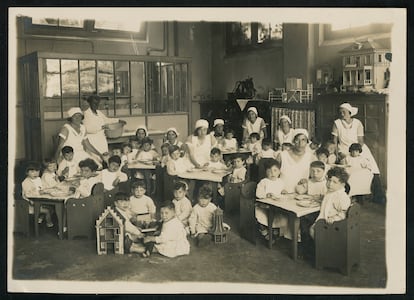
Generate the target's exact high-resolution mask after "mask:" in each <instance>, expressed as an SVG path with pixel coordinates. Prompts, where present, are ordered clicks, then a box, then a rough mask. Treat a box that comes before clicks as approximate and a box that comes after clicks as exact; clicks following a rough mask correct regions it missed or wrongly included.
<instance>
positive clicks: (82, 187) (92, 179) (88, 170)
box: [74, 158, 102, 198]
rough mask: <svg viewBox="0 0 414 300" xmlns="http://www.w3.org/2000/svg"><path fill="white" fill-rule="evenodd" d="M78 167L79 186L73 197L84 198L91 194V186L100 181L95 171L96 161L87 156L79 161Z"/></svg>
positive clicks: (96, 167)
mask: <svg viewBox="0 0 414 300" xmlns="http://www.w3.org/2000/svg"><path fill="white" fill-rule="evenodd" d="M79 168H80V173H81V180H80V182H79V186H78V188H77V189H76V191H75V195H74V197H75V198H85V197H88V196H90V195H91V193H92V188H93V186H94V185H95V184H96V183H98V182H101V181H102V180H101V176H99V175H98V174H97V173H96V171H97V170H98V165H97V163H96V162H95V161H94V160H93V159H91V158H87V159H84V160H82V161H80V162H79Z"/></svg>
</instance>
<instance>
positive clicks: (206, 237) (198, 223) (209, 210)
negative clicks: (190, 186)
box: [189, 184, 217, 246]
mask: <svg viewBox="0 0 414 300" xmlns="http://www.w3.org/2000/svg"><path fill="white" fill-rule="evenodd" d="M197 198H198V203H197V204H196V205H194V207H193V211H192V213H191V216H190V219H189V224H190V233H191V236H192V237H193V238H196V245H197V246H202V245H203V244H206V243H208V242H209V241H210V240H211V235H210V233H211V229H212V228H213V221H214V220H213V218H214V211H215V210H216V209H217V206H216V205H214V204H213V203H211V200H212V198H213V192H212V190H211V187H210V186H209V185H207V184H205V185H203V186H201V187H200V189H199V190H198V197H197Z"/></svg>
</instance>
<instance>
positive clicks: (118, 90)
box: [115, 61, 131, 116]
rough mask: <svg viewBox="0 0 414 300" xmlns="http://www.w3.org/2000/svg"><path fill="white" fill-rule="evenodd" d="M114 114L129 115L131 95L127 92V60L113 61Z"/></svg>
mask: <svg viewBox="0 0 414 300" xmlns="http://www.w3.org/2000/svg"><path fill="white" fill-rule="evenodd" d="M115 97H116V98H115V114H116V115H118V116H119V115H123V116H125V115H129V114H130V106H131V102H130V101H131V97H130V94H129V62H127V61H116V62H115Z"/></svg>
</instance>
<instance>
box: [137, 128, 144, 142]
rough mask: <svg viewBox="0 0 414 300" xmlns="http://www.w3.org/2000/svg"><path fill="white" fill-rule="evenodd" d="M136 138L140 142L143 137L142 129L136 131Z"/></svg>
mask: <svg viewBox="0 0 414 300" xmlns="http://www.w3.org/2000/svg"><path fill="white" fill-rule="evenodd" d="M136 137H137V138H138V139H139V140H142V139H143V138H144V137H145V130H144V129H138V132H137V134H136Z"/></svg>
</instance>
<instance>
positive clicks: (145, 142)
mask: <svg viewBox="0 0 414 300" xmlns="http://www.w3.org/2000/svg"><path fill="white" fill-rule="evenodd" d="M141 143H142V146H141V151H138V153H137V155H136V157H135V159H136V160H138V161H142V162H152V161H157V160H158V159H159V154H158V153H157V152H156V151H155V150H154V149H153V144H152V143H153V141H152V139H151V138H149V137H145V138H143V139H142V141H141Z"/></svg>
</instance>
